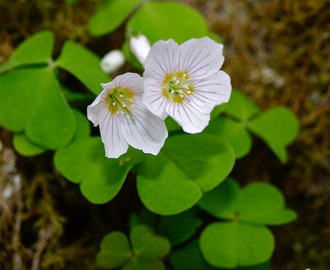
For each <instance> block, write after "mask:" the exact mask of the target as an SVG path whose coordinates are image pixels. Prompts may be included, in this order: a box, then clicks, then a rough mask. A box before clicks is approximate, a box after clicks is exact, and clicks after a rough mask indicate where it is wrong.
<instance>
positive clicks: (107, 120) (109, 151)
mask: <svg viewBox="0 0 330 270" xmlns="http://www.w3.org/2000/svg"><path fill="white" fill-rule="evenodd" d="M99 119H100V120H99V122H100V132H101V139H102V142H103V143H104V148H105V156H106V157H108V158H118V157H119V156H121V155H122V154H124V153H126V152H127V149H128V144H127V142H126V141H125V139H124V136H123V134H122V131H121V123H120V121H121V119H120V117H118V115H113V114H111V113H109V111H108V110H107V108H104V109H103V110H101V112H100V115H99Z"/></svg>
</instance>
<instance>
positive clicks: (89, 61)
mask: <svg viewBox="0 0 330 270" xmlns="http://www.w3.org/2000/svg"><path fill="white" fill-rule="evenodd" d="M56 65H57V66H58V67H60V68H63V69H65V70H66V71H68V72H70V73H71V74H73V75H74V76H75V77H77V78H78V79H79V80H80V81H81V82H82V83H83V84H84V85H86V87H88V88H89V90H91V91H92V92H94V93H95V94H99V93H100V92H101V91H102V88H101V86H100V83H102V82H103V83H106V82H108V81H109V80H110V79H109V77H108V76H107V75H106V74H105V73H104V72H103V71H102V70H101V68H100V59H99V58H98V57H97V56H96V55H95V54H94V53H92V52H91V51H89V50H87V49H86V48H85V47H83V46H81V45H79V44H77V43H75V42H72V41H66V42H65V44H64V46H63V49H62V52H61V55H60V57H59V58H58V59H57V60H56Z"/></svg>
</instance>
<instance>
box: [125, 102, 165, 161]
mask: <svg viewBox="0 0 330 270" xmlns="http://www.w3.org/2000/svg"><path fill="white" fill-rule="evenodd" d="M122 132H123V136H124V137H125V140H126V141H127V142H128V144H129V145H131V146H133V147H134V148H137V149H140V150H142V151H143V152H144V153H150V154H153V155H157V154H158V153H159V151H160V149H161V148H162V147H163V145H164V142H165V139H166V138H167V136H168V132H167V129H166V126H165V123H164V121H162V120H161V119H159V118H158V117H157V116H155V115H153V114H152V113H151V112H149V111H148V110H147V109H146V108H145V107H144V106H143V104H141V105H136V106H135V107H134V111H133V114H132V117H131V118H125V120H123V125H122Z"/></svg>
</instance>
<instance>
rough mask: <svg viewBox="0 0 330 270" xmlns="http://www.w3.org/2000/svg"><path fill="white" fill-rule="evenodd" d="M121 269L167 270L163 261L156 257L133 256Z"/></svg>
mask: <svg viewBox="0 0 330 270" xmlns="http://www.w3.org/2000/svg"><path fill="white" fill-rule="evenodd" d="M121 270H165V266H164V264H163V262H161V261H160V260H155V259H145V258H139V257H137V258H132V259H131V260H130V261H129V262H128V263H127V264H125V265H124V267H123V268H121Z"/></svg>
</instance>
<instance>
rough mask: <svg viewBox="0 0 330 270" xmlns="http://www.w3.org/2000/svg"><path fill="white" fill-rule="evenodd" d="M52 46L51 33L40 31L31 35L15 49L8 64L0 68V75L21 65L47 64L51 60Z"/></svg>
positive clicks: (52, 36)
mask: <svg viewBox="0 0 330 270" xmlns="http://www.w3.org/2000/svg"><path fill="white" fill-rule="evenodd" d="M53 46H54V34H53V32H51V31H41V32H38V33H36V34H34V35H32V36H31V37H29V38H28V39H26V40H25V41H23V42H22V43H21V44H20V45H19V46H18V47H17V48H16V50H15V51H14V53H13V55H12V56H11V57H10V59H9V62H8V63H7V64H6V65H4V66H1V67H0V73H1V72H3V71H6V70H8V69H12V68H15V67H18V66H22V65H31V64H40V63H47V62H48V61H49V60H50V59H51V54H52V50H53Z"/></svg>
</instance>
